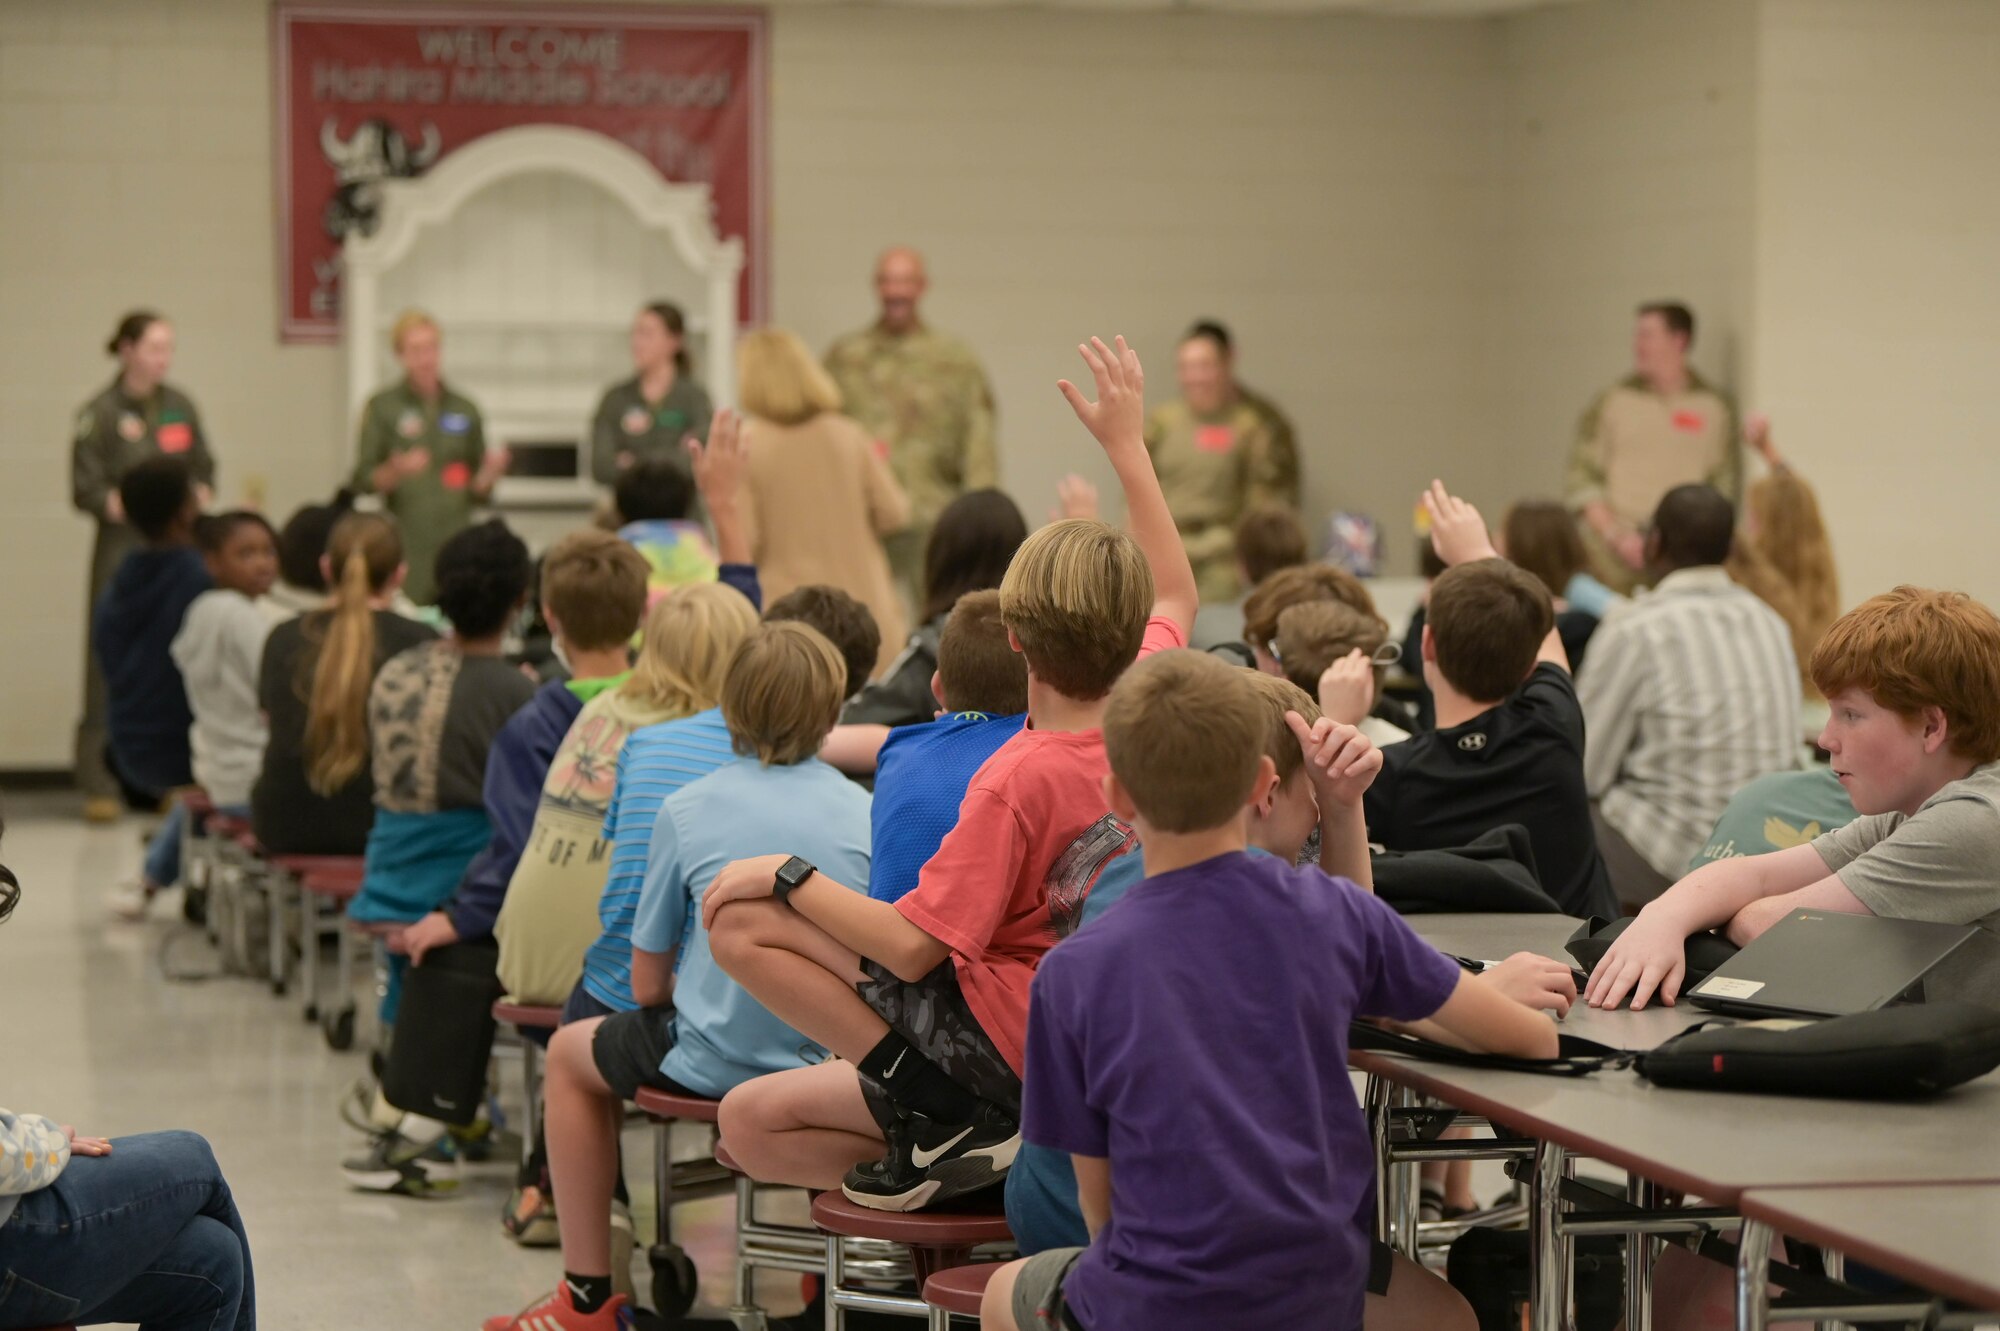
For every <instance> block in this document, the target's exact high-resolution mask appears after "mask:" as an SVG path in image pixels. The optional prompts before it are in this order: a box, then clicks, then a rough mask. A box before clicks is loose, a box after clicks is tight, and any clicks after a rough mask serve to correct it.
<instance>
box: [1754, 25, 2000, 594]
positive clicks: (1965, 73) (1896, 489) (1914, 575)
mask: <svg viewBox="0 0 2000 1331" xmlns="http://www.w3.org/2000/svg"><path fill="white" fill-rule="evenodd" d="M1760 46H1761V50H1762V58H1761V76H1760V88H1761V97H1760V111H1759V117H1758V133H1759V138H1760V156H1759V172H1758V212H1757V228H1756V264H1755V287H1756V295H1755V302H1756V309H1757V311H1758V319H1757V322H1756V325H1755V330H1754V336H1753V342H1752V366H1753V372H1754V381H1755V385H1756V389H1757V394H1758V397H1759V399H1760V400H1761V401H1763V402H1765V403H1767V404H1768V405H1769V407H1770V409H1771V412H1772V416H1773V420H1774V421H1775V422H1776V426H1775V428H1776V429H1777V430H1778V431H1779V438H1780V442H1781V443H1782V444H1783V446H1784V447H1785V449H1786V451H1787V452H1788V453H1790V454H1791V456H1792V458H1793V459H1794V461H1795V463H1796V465H1797V466H1798V467H1799V469H1800V470H1801V471H1802V472H1803V473H1804V474H1805V475H1807V476H1808V477H1810V478H1811V480H1812V482H1813V484H1814V485H1815V486H1816V487H1817V489H1818V491H1819V495H1820V499H1821V502H1822V504H1823V505H1824V507H1825V510H1826V516H1827V521H1828V523H1829V525H1830V526H1831V528H1832V531H1833V536H1834V544H1835V549H1836V551H1837V553H1838V555H1839V558H1840V565H1841V575H1842V586H1841V592H1842V595H1843V596H1844V597H1845V599H1846V601H1847V602H1848V603H1849V604H1852V603H1854V602H1856V601H1859V600H1862V599H1864V598H1866V597H1868V596H1871V595H1874V594H1875V593H1877V592H1881V591H1886V590H1887V589H1888V588H1890V587H1891V586H1894V585H1895V584H1896V583H1899V582H1914V583H1918V584H1922V585H1930V586H1944V587H1956V588H1961V589H1963V590H1965V591H1968V592H1971V593H1972V594H1973V595H1974V596H1977V597H1979V598H1980V599H1981V600H1983V601H1985V602H1987V603H1988V604H1989V605H2000V559H1996V558H1995V556H1994V546H1993V537H1992V532H1993V502H1994V497H1995V496H1996V495H2000V396H1996V394H1995V392H1994V389H1993V370H1994V366H1995V365H1996V364H2000V320H1996V314H1995V312H1996V311H2000V244H1996V237H2000V157H1996V148H1995V143H1996V140H1997V139H2000V6H1996V5H1993V4H1990V3H1986V0H1803V2H1802V0H1771V3H1767V4H1766V5H1765V6H1764V9H1763V31H1762V37H1761V42H1760Z"/></svg>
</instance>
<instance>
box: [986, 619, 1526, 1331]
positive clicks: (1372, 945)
mask: <svg viewBox="0 0 2000 1331" xmlns="http://www.w3.org/2000/svg"><path fill="white" fill-rule="evenodd" d="M1323 725H1324V728H1325V729H1327V730H1329V731H1330V730H1331V725H1330V723H1323ZM1267 729H1268V723H1267V721H1266V714H1265V711H1264V705H1263V703H1262V702H1261V700H1260V699H1259V698H1258V696H1257V694H1256V692H1255V691H1254V689H1253V688H1252V686H1251V684H1250V683H1249V682H1248V680H1247V679H1245V678H1244V676H1243V674H1242V672H1240V671H1238V670H1236V669H1232V668H1231V667H1229V666H1227V665H1225V664H1223V663H1222V662H1221V661H1219V660H1217V659H1215V658H1213V657H1209V656H1206V655H1202V654H1198V653H1194V652H1183V651H1169V652H1161V653H1158V654H1157V655H1156V656H1154V657H1153V658H1152V659H1149V660H1144V661H1141V662H1140V663H1139V664H1138V665H1137V666H1135V667H1133V668H1132V669H1131V670H1129V671H1127V672H1126V674H1125V676H1124V677H1123V678H1122V679H1120V680H1119V682H1118V684H1117V685H1116V687H1114V688H1113V690H1112V692H1111V700H1110V703H1109V705H1108V707H1107V709H1106V712H1105V716H1104V742H1105V749H1106V752H1107V755H1108V757H1109V759H1110V764H1111V774H1110V775H1109V776H1108V777H1107V778H1106V779H1105V783H1104V784H1105V796H1106V800H1107V802H1108V803H1109V805H1110V807H1111V811H1112V813H1114V814H1115V815H1117V816H1118V817H1119V818H1121V819H1124V820H1125V821H1127V822H1129V823H1131V824H1132V825H1133V826H1134V827H1135V828H1136V829H1137V830H1138V832H1139V836H1140V844H1141V847H1142V853H1143V855H1144V857H1145V864H1146V880H1145V881H1144V882H1143V883H1141V884H1139V885H1138V886H1136V887H1134V888H1133V889H1132V890H1131V891H1130V892H1128V893H1127V894H1126V895H1125V897H1124V898H1123V899H1121V900H1120V901H1119V902H1118V903H1117V904H1116V905H1114V906H1113V907H1112V908H1111V909H1110V910H1108V911H1106V912H1105V914H1104V917H1103V919H1102V920H1101V921H1100V922H1099V923H1098V924H1097V925H1095V926H1094V927H1092V928H1091V929H1088V930H1085V931H1082V932H1080V933H1079V934H1077V935H1076V936H1075V937H1074V938H1071V939H1070V940H1069V941H1068V942H1066V943H1064V944H1063V945H1062V946H1061V947H1059V948H1056V949H1055V950H1053V951H1051V952H1050V953H1049V955H1048V956H1047V957H1046V958H1045V959H1044V960H1043V962H1042V965H1041V968H1040V970H1039V972H1038V973H1037V975H1036V977H1035V981H1034V997H1033V1004H1032V1007H1031V1009H1030V1013H1029V1024H1028V1045H1027V1064H1028V1067H1027V1077H1026V1079H1025V1090H1024V1096H1023V1120H1022V1134H1023V1136H1024V1137H1025V1138H1026V1139H1027V1140H1028V1141H1030V1142H1033V1143H1035V1144H1037V1145H1041V1146H1047V1147H1050V1148H1053V1149H1056V1150H1062V1151H1067V1152H1069V1154H1070V1155H1071V1156H1072V1157H1073V1159H1074V1162H1075V1165H1076V1175H1077V1184H1078V1190H1079V1194H1080V1198H1081V1201H1082V1203H1083V1215H1084V1219H1085V1222H1086V1223H1087V1225H1088V1226H1089V1229H1090V1233H1091V1236H1092V1238H1091V1244H1090V1246H1089V1247H1087V1248H1057V1249H1052V1250H1050V1251H1048V1252H1044V1253H1040V1254H1037V1255H1036V1256H1034V1257H1030V1258H1027V1259H1025V1260H1024V1261H1020V1262H1014V1263H1010V1264H1009V1265H1008V1266H1006V1267H1005V1268H1003V1269H1002V1270H1001V1271H1000V1272H999V1273H998V1274H997V1275H996V1276H995V1277H994V1279H993V1282H992V1284H990V1285H989V1286H988V1287H987V1292H986V1298H985V1305H984V1307H983V1308H982V1310H981V1316H982V1318H983V1324H984V1325H985V1326H986V1327H988V1328H989V1329H990V1331H1008V1329H1009V1328H1014V1329H1015V1331H1058V1329H1060V1328H1072V1329H1076V1331H1122V1329H1123V1328H1133V1329H1134V1331H1137V1329H1138V1328H1152V1327H1160V1326H1201V1327H1204V1328H1213V1329H1215V1331H1226V1329H1227V1328H1231V1327H1245V1328H1249V1327H1256V1328H1260V1331H1261V1328H1264V1327H1271V1326H1322V1327H1333V1328H1338V1329H1339V1331H1359V1328H1360V1326H1361V1306H1362V1291H1363V1289H1364V1288H1365V1286H1366V1284H1367V1280H1368V1262H1369V1255H1368V1242H1367V1238H1366V1236H1365V1235H1364V1234H1363V1233H1362V1232H1361V1230H1360V1229H1359V1228H1358V1227H1357V1226H1356V1225H1355V1223H1354V1217H1355V1216H1356V1215H1357V1214H1358V1213H1359V1212H1360V1210H1361V1208H1362V1203H1363V1199H1364V1198H1365V1197H1366V1195H1367V1192H1368V1189H1369V1187H1370V1185H1371V1183H1372V1181H1373V1177H1374V1163H1373V1162H1374V1153H1373V1149H1372V1147H1371V1145H1370V1142H1369V1137H1368V1130H1367V1127H1366V1124H1365V1123H1364V1121H1363V1119H1362V1115H1361V1109H1360V1106H1359V1105H1358V1104H1357V1103H1356V1101H1355V1098H1354V1089H1353V1084H1352V1082H1351V1081H1350V1080H1349V1077H1348V1072H1347V1025H1348V1021H1349V1020H1350V1019H1351V1018H1353V1017H1355V1016H1359V1015H1363V1014H1372V1015H1376V1016H1382V1017H1388V1018H1391V1019H1394V1020H1397V1021H1402V1022H1410V1023H1419V1025H1418V1027H1417V1029H1419V1030H1420V1031H1422V1032H1423V1033H1425V1034H1429V1035H1431V1036H1433V1037H1434V1038H1442V1039H1447V1040H1450V1041H1452V1042H1453V1043H1457V1044H1461V1045H1465V1046H1469V1047H1471V1048H1475V1049H1485V1050H1491V1051H1493V1052H1497V1053H1506V1054H1512V1055H1517V1056H1521V1057H1528V1058H1551V1057H1554V1056H1555V1053H1556V1031H1555V1026H1554V1024H1553V1023H1552V1022H1550V1021H1549V1019H1548V1018H1547V1017H1546V1016H1543V1015H1542V1014H1541V1013H1539V1012H1535V1011H1532V1010H1530V1009H1529V1008H1527V1007H1524V1006H1522V1005H1521V1004H1519V1003H1516V1002H1514V1001H1513V1000H1512V999H1510V998H1507V997H1505V996H1504V995H1502V994H1500V993H1498V992H1496V991H1495V990H1494V989H1492V988H1491V987H1490V986H1486V985H1480V984H1475V983H1469V982H1467V977H1466V976H1465V973H1464V972H1462V971H1461V970H1460V969H1459V968H1458V967H1457V966H1456V965H1455V964H1453V963H1452V962H1451V961H1449V960H1447V959H1446V958H1444V957H1443V956H1441V955H1439V954H1438V953H1437V952H1436V951H1435V950H1434V949H1432V948H1431V947H1430V946H1429V945H1428V944H1426V943H1424V942H1423V940H1421V939H1420V938H1418V937H1417V936H1416V935H1415V934H1414V933H1413V932H1411V930H1410V929H1409V927H1408V926H1407V925H1405V924H1404V923H1403V922H1402V920H1401V919H1400V918H1399V917H1398V916H1397V915H1396V914H1395V913H1394V912H1393V911H1392V910H1390V909H1389V908H1388V907H1387V906H1386V905H1384V904H1382V903H1381V902H1379V901H1377V900H1376V899H1375V898H1374V897H1373V896H1372V895H1370V894H1369V893H1367V892H1366V891H1364V890H1361V889H1360V888H1353V887H1351V886H1350V889H1349V890H1346V891H1328V890H1326V884H1327V880H1326V878H1325V877H1324V876H1323V874H1322V872H1321V871H1320V870H1318V869H1316V868H1303V869H1300V868H1294V867H1292V866H1290V865H1286V864H1284V863H1283V862H1281V861H1279V860H1276V859H1271V858H1262V859H1252V858H1251V857H1249V856H1248V855H1247V854H1245V846H1246V841H1247V831H1246V810H1248V809H1249V808H1250V807H1252V806H1254V805H1258V804H1261V803H1262V802H1263V801H1264V799H1265V798H1266V797H1267V796H1269V795H1270V793H1271V790H1272V787H1273V786H1275V785H1276V784H1277V772H1276V768H1275V765H1274V764H1273V763H1272V761H1271V759H1270V758H1269V757H1268V756H1266V754H1265V752H1264V749H1265V736H1266V731H1267ZM1373 754H1374V751H1373V749H1372V748H1371V746H1369V745H1368V744H1367V743H1366V742H1365V741H1362V740H1360V739H1359V738H1358V737H1355V738H1354V739H1353V741H1352V742H1349V743H1343V744H1339V745H1335V744H1330V743H1329V744H1321V745H1318V746H1316V751H1315V752H1314V754H1313V758H1312V761H1313V762H1314V763H1315V765H1317V766H1320V767H1321V768H1322V769H1323V772H1324V775H1325V779H1326V780H1327V781H1328V782H1329V783H1332V784H1334V785H1336V786H1337V785H1338V784H1339V783H1341V782H1344V781H1354V782H1360V783H1363V784H1365V783H1366V781H1368V780H1370V779H1372V777H1373V773H1374V767H1375V759H1374V757H1373ZM1274 1012H1281V1013H1287V1014H1297V1016H1296V1018H1295V1019H1288V1020H1286V1021H1282V1022H1273V1021H1272V1020H1271V1019H1270V1016H1271V1014H1272V1013H1274ZM1426 1018H1429V1020H1428V1021H1426V1020H1425V1019H1426ZM1114 1179H1115V1183H1114Z"/></svg>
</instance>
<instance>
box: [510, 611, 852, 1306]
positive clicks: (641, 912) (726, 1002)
mask: <svg viewBox="0 0 2000 1331" xmlns="http://www.w3.org/2000/svg"><path fill="white" fill-rule="evenodd" d="M846 674H847V672H846V667H845V664H844V663H843V661H842V660H841V657H840V654H839V653H838V652H837V651H836V650H835V648H834V646H833V644H832V643H830V642H829V641H827V639H826V638H825V637H823V636H822V635H821V634H820V633H819V632H818V631H817V630H815V629H812V628H810V627H808V626H806V625H804V624H796V623H779V624H766V625H764V626H763V627H761V628H759V629H758V630H757V631H756V632H755V633H753V634H752V635H751V636H750V637H749V638H747V639H745V640H744V642H743V643H742V645H741V646H740V647H738V648H737V650H736V654H735V656H734V657H733V658H732V659H731V661H730V666H729V676H728V681H727V683H726V684H725V685H724V687H723V695H722V713H723V718H724V720H725V722H726V723H727V725H728V727H729V736H730V742H731V745H732V747H733V748H734V750H735V753H736V756H735V757H734V758H733V759H732V760H731V761H730V762H728V763H727V764H725V765H724V766H722V767H720V768H718V769H717V770H716V771H714V772H713V773H711V774H709V775H708V776H706V777H703V778H702V779H700V780H699V781H695V782H693V783H691V784H690V785H688V786H686V787H685V788H683V789H682V790H680V791H677V792H676V793H675V794H673V795H671V796H669V797H668V798H667V799H666V800H665V801H664V802H663V803H662V804H661V805H660V816H659V820H658V822H657V823H656V824H655V826H654V831H653V840H652V847H651V851H650V853H649V855H648V857H647V867H646V880H645V886H644V888H643V889H642V890H641V892H640V897H639V905H638V912H637V916H636V918H635V920H634V923H633V931H632V993H633V997H634V998H635V999H637V1000H638V1001H639V1002H640V1003H641V1004H643V1005H644V1006H642V1007H641V1008H640V1009H638V1010H637V1011H633V1012H621V1013H617V1014H614V1015H612V1016H610V1017H599V1018H591V1019H589V1020H586V1021H580V1022H575V1023H573V1024H571V1025H568V1026H565V1027H564V1028H563V1029H562V1030H561V1031H559V1032H558V1033H557V1034H556V1037H555V1039H554V1040H553V1041H551V1042H550V1045H549V1078H548V1091H547V1097H548V1123H549V1133H548V1135H549V1157H550V1165H551V1168H552V1174H553V1177H554V1183H555V1187H556V1193H557V1196H559V1197H560V1198H561V1199H562V1210H561V1227H562V1247H563V1266H564V1276H563V1283H562V1284H561V1285H560V1286H559V1287H557V1289H556V1290H555V1292H554V1293H553V1294H551V1295H549V1296H548V1298H546V1299H544V1300H542V1301H540V1302H538V1303H537V1304H536V1305H535V1306H533V1307H531V1308H529V1309H527V1310H525V1311H523V1312H522V1313H520V1314H519V1315H517V1316H514V1317H505V1316H502V1317H496V1318H492V1319H489V1320H488V1321H487V1322H486V1331H523V1329H524V1328H534V1331H557V1329H558V1328H561V1329H562V1331H619V1328H622V1327H626V1326H629V1325H630V1318H631V1314H630V1311H629V1304H628V1301H627V1299H626V1297H625V1296H624V1295H622V1294H617V1293H614V1292H613V1287H612V1278H611V1233H610V1230H611V1226H610V1223H609V1220H608V1215H609V1209H610V1203H611V1191H612V1186H613V1181H614V1178H615V1175H616V1171H617V1161H618V1118H619V1116H618V1112H617V1110H618V1103H619V1101H621V1100H629V1099H631V1098H632V1097H633V1096H634V1095H635V1094H637V1093H638V1091H639V1089H640V1088H641V1087H657V1088H659V1089H662V1090H668V1091H673V1092H675V1093H677V1094H683V1095H686V1094H693V1095H702V1096H720V1095H721V1094H722V1093H723V1092H725V1091H727V1090H729V1089H731V1088H732V1087H734V1086H736V1085H738V1084H740V1083H741V1082H743V1081H747V1080H748V1079H750V1078H751V1077H755V1076H758V1075H760V1074H762V1073H765V1072H775V1071H780V1070H783V1069H787V1068H799V1067H804V1066H806V1064H807V1063H808V1062H810V1061H813V1060H814V1059H815V1057H816V1056H817V1055H818V1053H819V1051H817V1050H816V1049H815V1048H814V1046H813V1044H812V1042H811V1041H809V1040H807V1039H806V1037H804V1036H803V1035H801V1034H799V1032H797V1031H796V1030H793V1029H791V1028H790V1027H788V1026H786V1025H785V1024H784V1023H783V1022H781V1021H780V1020H778V1018H776V1017H774V1016H772V1015H771V1013H770V1012H768V1011H766V1010H765V1008H764V1007H763V1005H761V1004H760V1003H758V1002H757V1000H756V999H754V998H752V997H751V996H750V995H749V994H748V993H746V992H745V991H744V990H743V989H742V987H741V986H739V985H738V984H737V983H736V982H735V981H734V980H731V979H730V978H729V977H728V976H727V975H726V974H724V973H723V972H722V970H721V969H720V968H718V967H717V966H716V964H715V961H714V958H713V957H712V956H711V954H710V953H709V949H708V934H707V931H706V930H705V929H703V928H702V927H701V923H700V917H701V912H700V903H701V898H702V895H703V893H704V892H706V891H707V889H708V887H709V884H711V883H712V882H713V881H714V880H715V876H716V875H717V874H718V873H720V872H721V870H722V869H723V867H724V866H725V865H727V864H729V863H731V862H732V861H734V860H737V859H740V858H743V857H745V856H751V855H764V854H771V853H774V852H776V851H777V849H778V848H780V847H787V848H790V849H792V850H804V851H805V853H807V854H809V855H811V856H812V857H813V863H814V864H820V865H825V866H827V872H828V873H829V874H835V873H837V874H839V875H840V881H842V882H845V883H849V884H852V885H853V886H854V889H855V890H856V891H863V890H865V889H866V885H867V882H868V867H869V866H868V860H869V857H868V805H869V797H868V793H867V792H866V791H864V790H862V789H860V788H859V787H858V786H856V785H854V784H853V783H852V782H850V781H848V780H847V778H845V777H843V776H842V775H840V773H839V772H837V771H835V770H834V769H833V768H831V767H829V766H827V765H826V764H825V763H823V762H820V761H819V760H818V758H817V757H816V756H815V755H816V754H817V753H818V750H819V745H820V742H821V741H822V740H823V739H825V738H826V732H827V731H828V730H830V729H832V728H833V723H834V720H835V719H836V718H837V717H838V716H839V714H840V706H841V704H842V702H844V701H845V692H844V686H845V683H846ZM774 808H782V809H783V810H784V811H785V817H784V818H782V819H773V818H771V817H770V811H771V810H772V809H774ZM684 939H685V941H683V940H684ZM676 962H679V968H678V973H676Z"/></svg>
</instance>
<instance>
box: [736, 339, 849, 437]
mask: <svg viewBox="0 0 2000 1331" xmlns="http://www.w3.org/2000/svg"><path fill="white" fill-rule="evenodd" d="M736 385H737V386H736V392H737V396H738V397H739V398H740V399H741V400H742V404H743V410H744V412H745V413H746V414H748V415H751V416H755V417H757V418H758V419H759V420H766V421H770V422H771V423H772V424H774V425H802V424H804V423H805V422H806V421H809V420H811V419H812V418H813V417H815V416H818V415H820V414H821V413H822V412H828V411H839V410H840V407H841V398H840V389H839V387H838V386H836V385H835V384H834V382H833V376H831V375H829V374H828V373H827V372H826V368H825V367H824V366H822V365H821V364H820V363H819V361H818V360H816V359H814V357H813V354H812V352H811V351H810V350H808V349H807V347H806V344H805V343H804V342H801V341H800V340H799V338H798V335H797V334H796V333H791V332H788V331H786V330H785V329H782V328H760V329H758V330H757V331H756V332H754V333H746V334H745V335H744V337H743V340H742V341H741V342H739V343H738V344H737V347H736Z"/></svg>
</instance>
